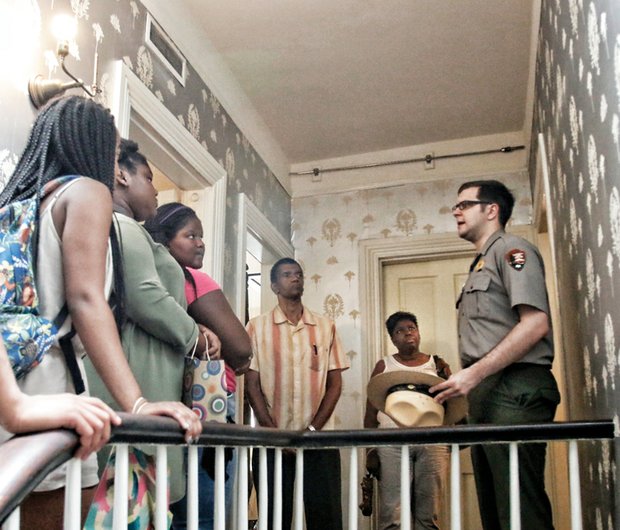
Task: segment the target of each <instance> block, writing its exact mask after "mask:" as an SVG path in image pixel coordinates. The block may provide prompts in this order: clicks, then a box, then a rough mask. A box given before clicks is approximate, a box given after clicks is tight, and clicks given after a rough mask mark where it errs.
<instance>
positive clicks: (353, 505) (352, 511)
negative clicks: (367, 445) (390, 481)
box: [349, 447, 359, 530]
mask: <svg viewBox="0 0 620 530" xmlns="http://www.w3.org/2000/svg"><path fill="white" fill-rule="evenodd" d="M349 475H350V476H349V530H357V517H358V516H357V484H358V482H359V481H358V478H357V477H358V475H357V447H352V448H351V455H350V457H349Z"/></svg>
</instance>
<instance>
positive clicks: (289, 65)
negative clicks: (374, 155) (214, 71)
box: [183, 0, 538, 165]
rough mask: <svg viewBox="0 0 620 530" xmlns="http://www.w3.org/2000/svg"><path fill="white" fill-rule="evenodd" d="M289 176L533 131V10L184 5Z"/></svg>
mask: <svg viewBox="0 0 620 530" xmlns="http://www.w3.org/2000/svg"><path fill="white" fill-rule="evenodd" d="M183 2H184V3H185V4H186V5H187V9H188V14H190V15H191V17H192V19H193V20H194V21H195V22H197V23H198V24H199V25H201V26H202V28H203V29H204V32H205V33H206V35H207V36H208V38H209V40H210V41H211V44H212V45H213V47H214V48H215V49H216V50H217V51H218V52H219V54H220V55H221V57H222V58H223V60H224V62H225V63H226V65H227V66H228V68H229V69H230V71H231V72H232V74H233V76H234V78H235V79H236V81H237V83H238V84H239V86H240V87H241V89H242V91H243V92H244V93H245V94H246V95H247V98H248V99H249V101H250V103H251V105H252V106H253V107H254V109H255V110H256V112H257V113H258V115H259V116H260V117H261V119H262V120H263V121H264V123H265V124H266V126H267V128H268V130H269V132H270V134H271V135H272V137H273V138H274V139H275V141H276V142H277V143H278V144H279V146H280V148H281V150H282V152H283V153H284V155H285V156H286V159H287V160H288V162H289V163H290V164H291V165H292V164H297V163H303V162H307V161H316V160H324V159H329V158H335V157H343V156H349V155H356V154H361V153H368V152H375V151H381V150H386V149H392V148H398V147H406V146H416V145H422V144H428V143H435V142H442V141H446V140H456V139H461V138H469V137H476V136H483V135H493V134H499V133H506V132H514V131H522V130H524V128H525V129H527V128H528V127H529V119H528V117H527V114H528V111H527V102H528V84H529V83H530V79H531V72H530V68H531V67H532V66H531V65H532V64H533V61H532V50H531V41H532V20H533V18H534V20H537V17H533V16H532V12H533V7H534V6H535V5H538V2H537V1H536V0H494V1H492V2H491V1H489V0H338V1H334V0H311V1H310V0H306V1H302V0H268V1H266V2H261V1H247V0H224V1H223V0H183Z"/></svg>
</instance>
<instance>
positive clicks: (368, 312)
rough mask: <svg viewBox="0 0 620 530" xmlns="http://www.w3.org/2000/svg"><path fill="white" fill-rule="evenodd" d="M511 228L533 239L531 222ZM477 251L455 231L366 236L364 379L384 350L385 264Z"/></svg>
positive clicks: (363, 248)
mask: <svg viewBox="0 0 620 530" xmlns="http://www.w3.org/2000/svg"><path fill="white" fill-rule="evenodd" d="M508 231H509V232H511V233H513V234H516V235H519V236H521V237H524V238H525V239H527V240H529V241H533V237H532V236H533V227H532V226H531V225H517V226H510V227H508ZM474 254H475V250H474V247H473V246H472V244H471V243H469V242H468V241H465V240H463V239H461V238H459V237H458V236H457V235H456V234H455V233H443V234H423V235H419V236H415V237H413V238H412V237H392V238H386V239H363V240H360V242H359V256H360V269H359V289H360V293H359V299H360V311H361V313H362V318H363V322H364V323H363V325H362V351H363V352H366V355H363V356H362V359H363V361H362V378H363V379H362V380H363V381H368V380H369V379H370V374H371V373H372V369H373V367H374V363H373V360H374V361H376V360H378V358H379V357H380V355H381V351H382V342H381V341H382V333H383V321H384V315H383V296H384V293H383V285H382V284H383V281H382V279H383V272H382V268H383V267H384V266H385V265H390V264H394V263H406V262H416V261H431V260H436V259H444V258H445V259H452V258H462V257H467V256H471V257H472V258H473V256H474Z"/></svg>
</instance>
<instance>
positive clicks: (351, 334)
mask: <svg viewBox="0 0 620 530" xmlns="http://www.w3.org/2000/svg"><path fill="white" fill-rule="evenodd" d="M481 178H482V177H481ZM485 178H497V179H499V180H501V181H503V182H504V183H505V184H506V185H507V186H508V187H509V188H510V189H511V190H512V191H513V193H514V194H515V197H516V206H515V209H514V214H513V217H512V220H511V223H513V224H515V225H522V224H529V223H530V222H531V211H532V200H531V192H530V183H529V179H528V174H527V172H525V171H523V172H516V173H509V174H502V175H495V176H494V177H492V176H488V175H485ZM469 180H474V177H470V178H467V179H463V178H460V179H457V178H455V179H449V180H439V181H434V182H422V183H412V184H407V185H404V186H403V185H401V186H392V187H385V188H378V189H372V190H364V191H354V192H350V193H337V194H332V195H322V196H314V197H301V198H296V199H293V224H292V227H293V246H294V247H295V253H296V258H297V259H298V260H299V261H300V263H302V265H303V267H304V271H305V275H306V289H305V292H304V303H305V304H306V305H307V306H308V307H310V308H313V309H314V310H315V311H322V312H323V313H324V314H325V315H327V316H329V317H331V318H332V319H334V321H335V322H336V328H337V330H338V333H339V335H340V338H341V340H342V342H343V346H344V348H345V350H346V351H347V356H348V357H349V360H350V362H351V369H349V370H347V371H345V372H344V373H343V380H344V385H343V393H342V397H341V398H340V401H339V403H338V405H337V407H336V410H335V419H334V420H335V426H336V428H338V429H358V428H361V426H362V416H363V414H364V407H365V401H364V399H365V398H364V392H365V388H366V384H367V381H365V380H364V379H363V377H364V376H363V370H362V355H363V354H364V352H362V351H361V347H362V330H361V326H362V321H363V317H364V315H361V314H360V310H359V283H358V277H359V251H358V242H359V240H361V239H373V238H389V237H402V236H408V237H415V236H417V235H421V234H430V233H435V234H437V233H454V237H455V238H456V237H458V236H457V235H456V225H455V221H454V217H453V216H452V211H451V206H452V205H453V204H454V203H455V202H456V195H457V189H458V187H459V186H460V185H461V184H462V183H463V182H465V181H469Z"/></svg>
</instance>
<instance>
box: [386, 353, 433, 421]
mask: <svg viewBox="0 0 620 530" xmlns="http://www.w3.org/2000/svg"><path fill="white" fill-rule="evenodd" d="M383 362H384V363H385V370H383V372H382V373H385V372H396V371H407V372H422V373H425V374H430V375H437V366H436V365H435V359H434V358H433V356H432V355H431V356H430V357H429V359H428V361H426V362H425V363H424V364H421V365H419V366H407V365H406V364H402V363H400V362H398V361H397V360H396V359H395V358H394V354H392V355H386V356H385V357H383ZM377 421H378V422H379V429H395V428H398V427H399V425H398V424H397V423H396V422H395V421H394V420H393V419H392V418H390V417H389V416H388V415H387V414H385V413H383V412H381V411H378V412H377Z"/></svg>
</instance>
